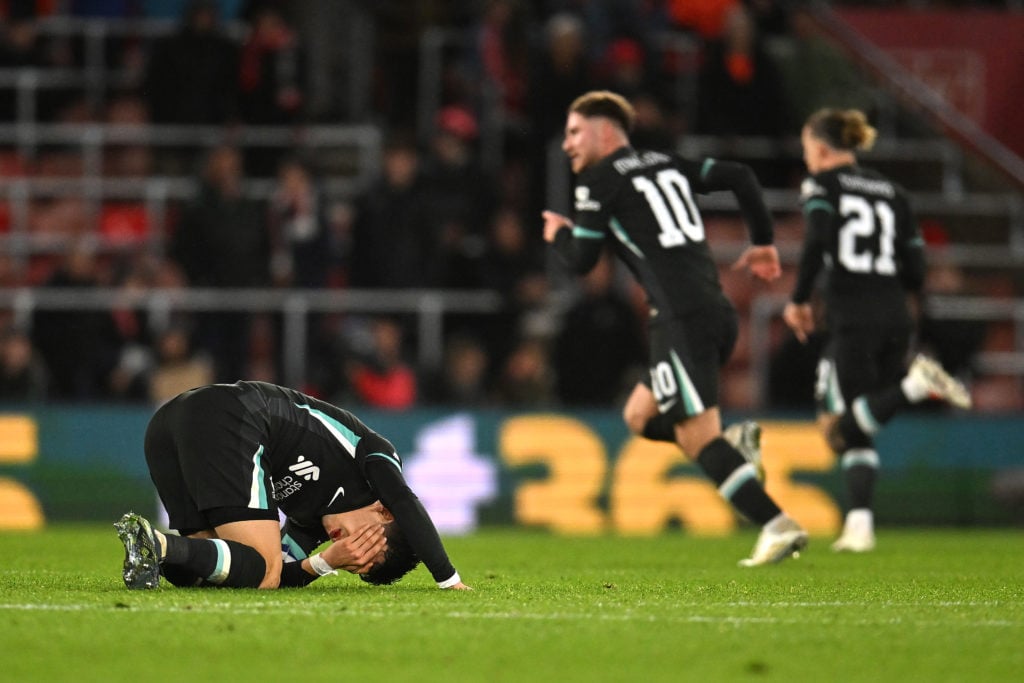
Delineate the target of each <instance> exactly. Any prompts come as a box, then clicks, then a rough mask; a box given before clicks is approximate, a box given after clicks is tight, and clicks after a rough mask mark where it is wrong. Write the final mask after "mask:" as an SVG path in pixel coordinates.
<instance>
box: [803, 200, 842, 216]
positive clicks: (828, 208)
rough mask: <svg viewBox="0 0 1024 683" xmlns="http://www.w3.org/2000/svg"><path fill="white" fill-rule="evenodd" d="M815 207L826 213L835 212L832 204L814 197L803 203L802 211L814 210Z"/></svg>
mask: <svg viewBox="0 0 1024 683" xmlns="http://www.w3.org/2000/svg"><path fill="white" fill-rule="evenodd" d="M815 209H821V210H822V211H825V212H827V213H835V212H836V210H835V209H834V208H832V205H831V204H829V203H828V202H827V201H825V200H824V199H820V198H815V199H811V200H809V201H808V202H807V203H806V204H804V213H810V212H811V211H814V210H815Z"/></svg>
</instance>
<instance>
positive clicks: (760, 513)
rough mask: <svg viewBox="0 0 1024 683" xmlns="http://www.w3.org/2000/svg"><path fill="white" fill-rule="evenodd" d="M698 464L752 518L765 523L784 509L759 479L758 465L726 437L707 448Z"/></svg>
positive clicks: (733, 504) (731, 501)
mask: <svg viewBox="0 0 1024 683" xmlns="http://www.w3.org/2000/svg"><path fill="white" fill-rule="evenodd" d="M697 464H698V465H700V467H701V469H702V470H704V472H705V473H706V474H707V475H708V477H709V478H710V479H711V481H713V482H715V485H716V486H718V492H719V493H720V494H722V497H723V498H725V499H726V500H727V501H729V502H730V503H732V506H733V507H734V508H736V509H737V510H739V511H740V512H741V513H742V514H743V515H744V516H745V517H746V518H747V519H749V520H750V521H752V522H755V523H756V524H758V525H760V526H764V525H765V524H767V523H768V522H769V521H771V520H772V519H774V518H775V517H776V516H778V515H779V514H780V513H781V512H782V510H780V509H779V506H778V505H776V504H775V501H773V500H772V499H771V497H769V495H768V494H767V493H766V492H765V490H764V488H763V487H762V486H761V482H759V481H758V480H757V470H756V469H755V468H754V466H753V465H752V464H750V463H749V462H747V460H746V458H744V457H743V456H742V455H741V454H740V452H739V451H737V450H736V449H735V448H734V447H733V445H732V444H730V443H729V442H728V441H726V440H725V439H723V438H722V437H718V438H716V439H715V440H714V441H712V442H711V443H709V444H708V445H707V446H705V447H704V450H702V451H701V452H700V454H699V455H698V456H697Z"/></svg>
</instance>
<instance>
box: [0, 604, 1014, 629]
mask: <svg viewBox="0 0 1024 683" xmlns="http://www.w3.org/2000/svg"><path fill="white" fill-rule="evenodd" d="M1000 604H1004V603H998V602H997V603H940V604H938V605H935V604H930V603H926V604H923V605H916V606H917V607H933V606H941V607H945V606H963V605H969V606H997V605H1000ZM740 605H741V604H740V603H722V604H720V605H718V606H726V607H727V606H740ZM837 605H841V606H844V607H859V606H862V605H860V604H859V603H742V606H748V607H749V606H756V607H773V608H778V607H835V606H837ZM674 606H675V607H700V608H703V609H707V608H708V607H709V606H708V605H706V604H705V605H696V604H676V605H674ZM891 606H894V607H895V606H902V607H908V606H915V605H898V604H896V603H892V605H891ZM0 611H22V612H32V611H40V612H85V611H96V612H118V611H128V612H159V613H167V614H204V613H205V614H229V615H254V616H259V615H265V616H274V615H278V614H291V615H299V616H333V617H338V616H344V617H354V618H378V619H393V618H394V617H396V616H411V615H414V614H420V613H421V612H420V611H419V610H409V611H406V612H402V611H400V610H395V609H394V608H393V607H392V608H389V609H387V610H351V609H345V610H338V611H336V612H325V611H324V610H323V608H322V607H319V608H315V609H314V608H301V607H295V606H292V605H289V604H286V603H259V604H256V605H252V606H251V607H240V606H238V605H235V604H230V603H210V604H205V605H190V606H177V605H173V606H169V605H121V606H118V605H93V604H81V603H79V604H75V603H68V604H54V603H6V604H5V603H0ZM437 615H438V616H441V617H447V618H449V619H464V620H472V619H482V620H509V621H515V620H523V621H595V620H596V621H608V622H647V623H700V624H727V625H733V626H744V625H748V624H808V623H821V624H825V623H828V624H835V623H836V622H842V623H845V624H850V625H864V626H871V625H879V624H882V625H897V624H901V625H907V626H918V627H923V626H935V627H949V626H950V625H951V622H950V621H948V620H939V619H908V618H905V617H891V618H885V619H854V620H844V619H842V615H836V614H830V615H828V616H829V618H828V619H820V618H819V619H815V618H813V617H812V618H810V619H809V618H808V615H807V614H806V613H804V614H801V615H800V616H791V617H777V616H734V615H717V614H688V615H683V616H674V615H656V614H643V613H637V612H626V613H598V612H520V611H498V612H468V611H447V612H443V611H441V612H438V613H437ZM837 617H838V618H837ZM955 624H956V625H957V626H960V627H990V628H1013V627H1020V626H1024V620H1017V621H1014V620H1009V619H981V620H975V621H960V620H958V621H956V622H955Z"/></svg>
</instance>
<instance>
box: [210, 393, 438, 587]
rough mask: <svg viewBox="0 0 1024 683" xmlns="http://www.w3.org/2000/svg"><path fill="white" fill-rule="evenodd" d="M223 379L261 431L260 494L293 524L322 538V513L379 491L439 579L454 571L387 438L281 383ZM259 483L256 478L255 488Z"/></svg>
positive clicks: (359, 503) (365, 500) (362, 502)
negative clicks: (264, 480) (265, 486)
mask: <svg viewBox="0 0 1024 683" xmlns="http://www.w3.org/2000/svg"><path fill="white" fill-rule="evenodd" d="M226 386H227V387H230V388H235V389H236V390H237V391H238V399H239V400H240V401H241V402H242V404H243V405H244V406H245V407H246V409H247V412H248V414H249V416H250V418H249V419H251V420H254V421H255V423H256V425H257V427H258V429H259V431H260V432H261V433H262V438H261V439H260V442H261V444H262V452H260V453H259V454H258V466H259V467H260V468H262V469H263V470H264V471H265V473H266V475H267V477H268V478H269V480H270V483H271V486H270V490H268V491H266V492H264V494H263V495H266V496H269V497H271V498H272V502H273V504H276V506H277V507H278V508H279V509H280V510H281V511H282V512H284V513H285V515H287V516H288V519H289V520H290V521H291V522H292V523H293V524H295V525H298V526H299V527H302V528H305V529H307V530H309V532H310V533H313V534H314V535H315V537H316V538H317V539H319V540H320V541H321V542H322V541H324V540H326V534H325V533H324V532H323V527H322V525H321V517H322V516H323V515H326V514H333V513H337V512H347V511H349V510H354V509H357V508H360V507H363V506H366V505H369V504H371V503H373V502H374V501H376V500H378V499H379V500H380V501H381V502H382V503H383V504H384V505H385V506H386V507H387V508H388V509H389V510H390V511H391V513H392V514H393V515H394V516H395V519H396V520H397V521H398V523H399V525H400V526H401V528H402V530H403V531H404V532H405V536H406V538H408V540H409V543H410V544H411V545H412V547H413V549H414V550H415V551H416V554H417V556H418V557H419V558H420V559H421V560H423V563H424V564H425V565H427V568H428V569H429V570H430V572H431V574H432V575H433V576H434V578H435V579H436V580H438V581H443V580H445V579H448V578H449V577H450V576H451V575H452V574H454V571H455V570H454V568H453V567H452V566H451V563H450V562H449V560H448V556H447V553H446V552H445V550H444V547H443V545H442V544H441V540H440V538H439V537H438V534H437V530H436V528H435V527H434V524H433V522H432V521H431V520H430V518H429V516H428V515H427V512H426V511H425V510H424V509H423V506H422V504H421V503H420V501H419V499H418V498H417V497H416V495H415V494H414V493H413V492H412V490H410V489H409V487H408V485H407V484H406V482H405V479H404V477H403V476H402V461H401V458H400V457H399V456H398V454H397V453H396V452H395V449H394V447H393V446H392V445H391V443H390V442H389V441H387V439H385V438H383V437H382V436H380V435H379V434H377V433H376V432H374V431H373V430H372V429H370V428H369V427H367V426H366V425H365V424H364V423H363V422H362V421H361V420H360V419H359V418H357V417H356V416H355V415H353V414H352V413H350V412H348V411H347V410H343V409H341V408H338V407H337V406H334V405H332V404H330V403H326V402H324V401H319V400H317V399H315V398H312V397H310V396H307V395H305V394H303V393H301V392H298V391H295V390H293V389H290V388H287V387H282V386H278V385H274V384H268V383H266V382H245V381H243V382H236V383H235V384H233V385H226ZM254 478H255V477H254ZM260 485H261V484H260V482H256V481H254V484H253V486H254V490H255V487H257V486H260ZM254 495H256V494H255V493H254ZM268 503H270V501H268Z"/></svg>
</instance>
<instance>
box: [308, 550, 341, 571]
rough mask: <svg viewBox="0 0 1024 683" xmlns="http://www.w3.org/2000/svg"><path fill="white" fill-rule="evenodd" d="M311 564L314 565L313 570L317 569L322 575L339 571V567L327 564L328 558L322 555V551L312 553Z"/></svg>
mask: <svg viewBox="0 0 1024 683" xmlns="http://www.w3.org/2000/svg"><path fill="white" fill-rule="evenodd" d="M309 566H310V567H312V568H313V571H315V572H316V573H317V574H319V575H320V576H327V575H328V574H337V573H338V570H337V569H335V568H334V567H332V566H331V565H329V564H327V560H325V559H324V558H323V557H322V556H321V555H320V553H317V554H316V555H310V557H309Z"/></svg>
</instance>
